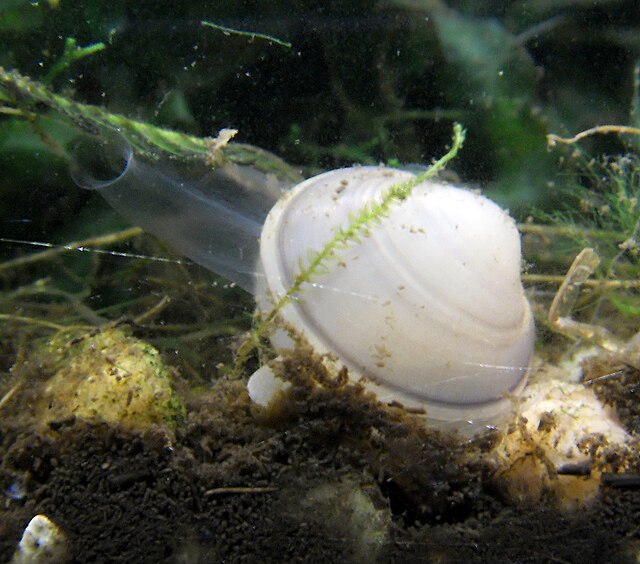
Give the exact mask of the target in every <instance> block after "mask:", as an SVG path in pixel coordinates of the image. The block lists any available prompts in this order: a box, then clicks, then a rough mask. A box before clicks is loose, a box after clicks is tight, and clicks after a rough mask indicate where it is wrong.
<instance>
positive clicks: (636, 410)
mask: <svg viewBox="0 0 640 564" xmlns="http://www.w3.org/2000/svg"><path fill="white" fill-rule="evenodd" d="M582 369H583V382H584V383H585V385H587V386H589V387H591V388H592V389H593V391H594V392H595V394H596V396H598V398H600V400H601V401H603V402H604V403H606V404H607V405H611V406H614V407H615V410H616V415H617V416H618V418H619V419H620V421H621V422H622V424H623V425H624V426H625V428H626V429H627V430H629V431H630V432H632V433H635V434H636V435H640V401H638V397H639V394H640V369H638V368H636V367H634V366H632V365H630V364H629V363H628V362H626V360H625V358H624V356H622V355H619V354H606V353H605V354H601V355H598V356H593V357H589V358H587V359H586V360H584V361H583V362H582Z"/></svg>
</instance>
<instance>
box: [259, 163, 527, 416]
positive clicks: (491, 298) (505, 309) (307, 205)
mask: <svg viewBox="0 0 640 564" xmlns="http://www.w3.org/2000/svg"><path fill="white" fill-rule="evenodd" d="M412 177H413V175H412V174H411V173H409V172H405V171H399V170H395V169H387V168H380V167H355V168H346V169H341V170H334V171H331V172H327V173H325V174H321V175H319V176H316V177H314V178H310V179H309V180H306V181H305V182H302V183H301V184H299V185H298V186H296V187H295V188H294V189H293V190H292V191H291V192H290V193H288V194H287V195H286V196H285V197H284V198H282V199H281V200H280V201H279V202H278V203H277V204H276V205H275V207H274V208H273V209H272V210H271V212H270V214H269V216H268V217H267V220H266V223H265V225H264V228H263V231H262V236H261V248H260V256H261V262H262V268H263V273H264V278H263V280H262V282H261V283H260V282H259V284H258V286H259V287H258V291H257V297H258V303H259V305H260V307H261V308H262V309H263V310H268V309H270V307H272V304H273V303H275V302H276V301H277V300H278V299H279V298H280V297H281V296H282V295H284V294H285V293H286V291H287V289H288V288H289V287H290V286H291V285H292V283H293V281H294V279H295V276H296V275H297V274H298V273H299V272H300V264H301V262H302V263H304V262H305V261H307V258H308V256H309V254H310V253H314V252H317V251H319V250H320V249H322V248H323V247H324V246H325V245H326V243H327V242H328V241H330V240H332V239H333V237H334V236H335V230H336V229H337V228H339V227H345V226H347V225H349V223H350V221H351V218H352V216H353V214H355V213H356V212H357V211H359V210H360V209H361V208H362V207H363V206H364V205H365V204H366V203H367V202H371V201H375V200H379V199H380V197H381V194H382V193H383V192H384V191H385V190H386V189H388V188H389V187H390V186H392V185H393V184H395V183H397V182H400V181H403V180H407V179H410V178H412ZM520 268H521V250H520V237H519V234H518V231H517V228H516V225H515V223H514V221H513V219H512V218H511V217H509V215H508V214H507V213H506V212H505V211H504V210H502V209H501V208H500V207H499V206H498V205H497V204H495V203H494V202H492V201H490V200H488V199H487V198H485V197H483V196H480V195H478V194H476V193H474V192H471V191H468V190H465V189H461V188H456V187H453V186H450V185H447V184H443V183H440V182H430V181H426V182H423V183H421V184H419V185H418V186H416V187H415V188H414V189H413V192H412V194H411V195H410V196H409V197H408V198H407V199H405V200H404V201H402V202H399V203H395V204H392V206H391V210H390V213H389V214H388V216H387V217H384V218H383V219H382V221H380V222H378V223H374V224H373V225H372V226H371V227H370V229H369V231H368V233H366V234H365V235H363V236H362V237H361V240H360V242H356V243H353V244H350V245H349V246H348V247H347V248H345V249H343V250H341V251H339V252H338V257H337V258H334V259H332V260H330V261H329V262H328V263H327V268H325V269H323V270H322V271H321V272H320V273H318V274H316V275H315V276H314V277H313V279H312V281H311V283H307V284H304V285H303V287H302V291H301V292H300V294H299V295H297V296H296V297H295V299H294V300H292V301H290V302H289V303H287V304H286V305H285V306H284V307H283V308H282V310H281V312H280V313H281V316H282V318H283V319H284V321H285V322H286V323H287V325H288V326H292V327H294V328H295V329H296V330H297V331H299V332H301V333H302V334H303V335H304V336H305V337H306V339H307V340H308V341H309V342H310V344H311V345H312V346H313V347H314V348H315V350H316V351H318V352H320V353H331V355H334V356H336V357H338V359H339V362H340V363H342V364H344V365H346V366H347V367H348V368H349V372H350V377H351V378H352V379H355V380H360V379H361V380H362V381H363V382H365V384H366V386H367V387H368V388H369V389H371V390H372V391H374V392H375V393H376V395H377V397H378V399H379V400H380V401H382V402H387V403H391V402H393V403H395V404H397V403H399V404H402V405H404V406H405V407H407V408H412V409H418V410H424V411H425V412H426V414H427V416H428V417H429V418H430V419H434V420H439V421H445V422H454V421H465V420H470V419H471V420H474V421H483V422H489V423H491V422H494V421H495V420H496V418H497V417H499V415H500V414H501V413H503V412H505V410H507V409H508V407H509V406H510V400H509V396H512V395H514V394H518V393H519V392H520V391H521V390H522V388H523V387H524V385H525V382H526V377H527V369H528V366H529V362H530V359H531V356H532V351H533V343H534V325H533V319H532V315H531V310H530V307H529V303H528V301H527V299H526V297H525V294H524V290H523V287H522V283H521V279H520ZM274 341H275V342H274V344H275V345H276V348H278V347H279V348H287V346H290V345H289V344H288V343H287V340H286V339H283V338H282V335H279V336H276V337H275V338H274ZM253 387H254V388H255V387H256V385H255V384H254V385H253ZM250 391H251V387H250Z"/></svg>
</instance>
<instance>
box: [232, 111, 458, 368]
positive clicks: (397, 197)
mask: <svg viewBox="0 0 640 564" xmlns="http://www.w3.org/2000/svg"><path fill="white" fill-rule="evenodd" d="M464 139H465V130H464V128H463V127H462V125H460V124H459V123H455V124H454V126H453V137H452V143H451V148H450V149H449V151H448V152H447V153H446V154H445V155H444V156H442V157H441V158H440V159H438V160H437V161H435V162H433V163H432V164H431V166H430V167H429V168H428V169H427V170H426V171H424V172H423V173H422V174H419V175H417V176H416V177H414V178H412V179H411V180H406V181H403V182H398V183H396V184H393V185H392V186H390V187H389V188H388V189H387V190H385V191H384V192H383V193H382V195H381V197H380V200H379V201H370V202H367V203H365V205H364V206H362V208H360V210H358V211H357V212H356V213H355V214H353V215H352V216H351V220H350V222H349V223H348V224H347V225H346V226H343V227H340V228H339V229H338V230H337V231H336V233H335V235H334V237H333V239H331V240H330V241H328V242H327V243H326V244H325V245H324V247H323V248H322V249H320V250H319V251H318V252H316V253H311V254H310V255H309V256H308V258H307V264H306V265H305V264H304V261H303V262H302V263H301V265H300V272H299V273H298V274H297V275H296V277H295V278H294V280H293V283H292V284H291V286H290V287H289V288H288V289H287V291H286V292H285V293H284V294H283V295H282V296H281V297H280V298H279V299H278V301H277V302H276V303H275V305H274V306H273V307H272V308H271V309H270V310H269V311H268V312H266V313H265V314H263V315H262V317H261V319H260V321H259V323H258V324H257V326H256V327H255V328H254V330H253V332H252V335H251V337H250V338H249V339H248V340H247V341H246V342H245V343H244V344H243V345H242V346H241V347H240V349H239V350H238V359H237V362H236V367H237V368H240V367H241V366H242V365H243V364H244V362H245V361H246V359H247V358H248V356H249V354H251V351H252V350H253V349H254V348H256V347H258V346H259V343H260V341H261V339H262V338H264V337H266V336H267V335H268V334H269V333H270V332H271V330H272V329H273V326H274V324H275V323H276V321H277V319H278V316H279V313H280V311H281V310H282V308H283V307H284V306H286V305H287V304H288V303H290V302H291V301H292V300H293V299H294V297H295V296H296V295H297V294H298V293H299V292H300V291H302V290H303V286H304V285H305V284H308V283H310V282H312V281H313V279H314V278H315V277H317V276H318V275H320V274H322V273H323V272H326V270H327V268H328V263H329V262H330V261H332V260H335V259H336V258H337V257H338V254H339V252H340V251H342V250H344V249H346V248H348V247H349V246H350V245H353V244H357V243H359V242H360V241H361V237H363V236H367V234H368V232H369V229H370V228H371V227H372V226H374V225H376V224H379V223H381V222H382V220H383V219H384V218H385V217H387V216H388V215H389V212H390V211H391V209H392V207H393V206H395V205H397V204H399V203H401V202H402V201H404V200H406V199H407V198H408V197H409V196H410V195H411V192H412V191H413V189H414V188H415V187H416V186H417V185H418V184H420V183H422V182H424V181H425V180H429V179H430V178H433V177H435V176H436V175H437V174H438V173H439V172H441V171H442V170H443V169H444V168H445V167H446V166H447V164H448V163H449V161H451V160H452V159H453V158H455V156H456V155H457V154H458V152H459V151H460V149H461V148H462V145H463V143H464Z"/></svg>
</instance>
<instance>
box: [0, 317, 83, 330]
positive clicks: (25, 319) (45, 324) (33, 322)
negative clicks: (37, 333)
mask: <svg viewBox="0 0 640 564" xmlns="http://www.w3.org/2000/svg"><path fill="white" fill-rule="evenodd" d="M0 320H3V321H17V322H18V323H26V324H27V325H39V326H40V327H46V328H47V329H55V330H56V331H74V330H76V329H82V330H91V329H95V327H94V326H93V325H69V326H65V325H59V324H57V323H53V322H51V321H45V320H44V319H35V318H33V317H24V316H22V315H9V314H6V313H0Z"/></svg>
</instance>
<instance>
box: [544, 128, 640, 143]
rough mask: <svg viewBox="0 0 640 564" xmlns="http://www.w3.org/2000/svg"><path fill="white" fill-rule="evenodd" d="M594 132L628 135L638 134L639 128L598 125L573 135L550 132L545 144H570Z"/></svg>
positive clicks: (639, 133) (639, 132)
mask: <svg viewBox="0 0 640 564" xmlns="http://www.w3.org/2000/svg"><path fill="white" fill-rule="evenodd" d="M596 133H603V134H606V133H628V134H630V135H640V128H637V127H629V126H627V125H598V126H596V127H592V128H590V129H586V130H585V131H581V132H580V133H578V134H577V135H574V136H573V137H560V136H559V135H556V134H555V133H550V134H549V135H547V146H548V147H555V146H556V144H558V143H563V144H565V145H572V144H573V143H577V142H578V141H580V140H581V139H584V138H585V137H589V136H590V135H595V134H596Z"/></svg>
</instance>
